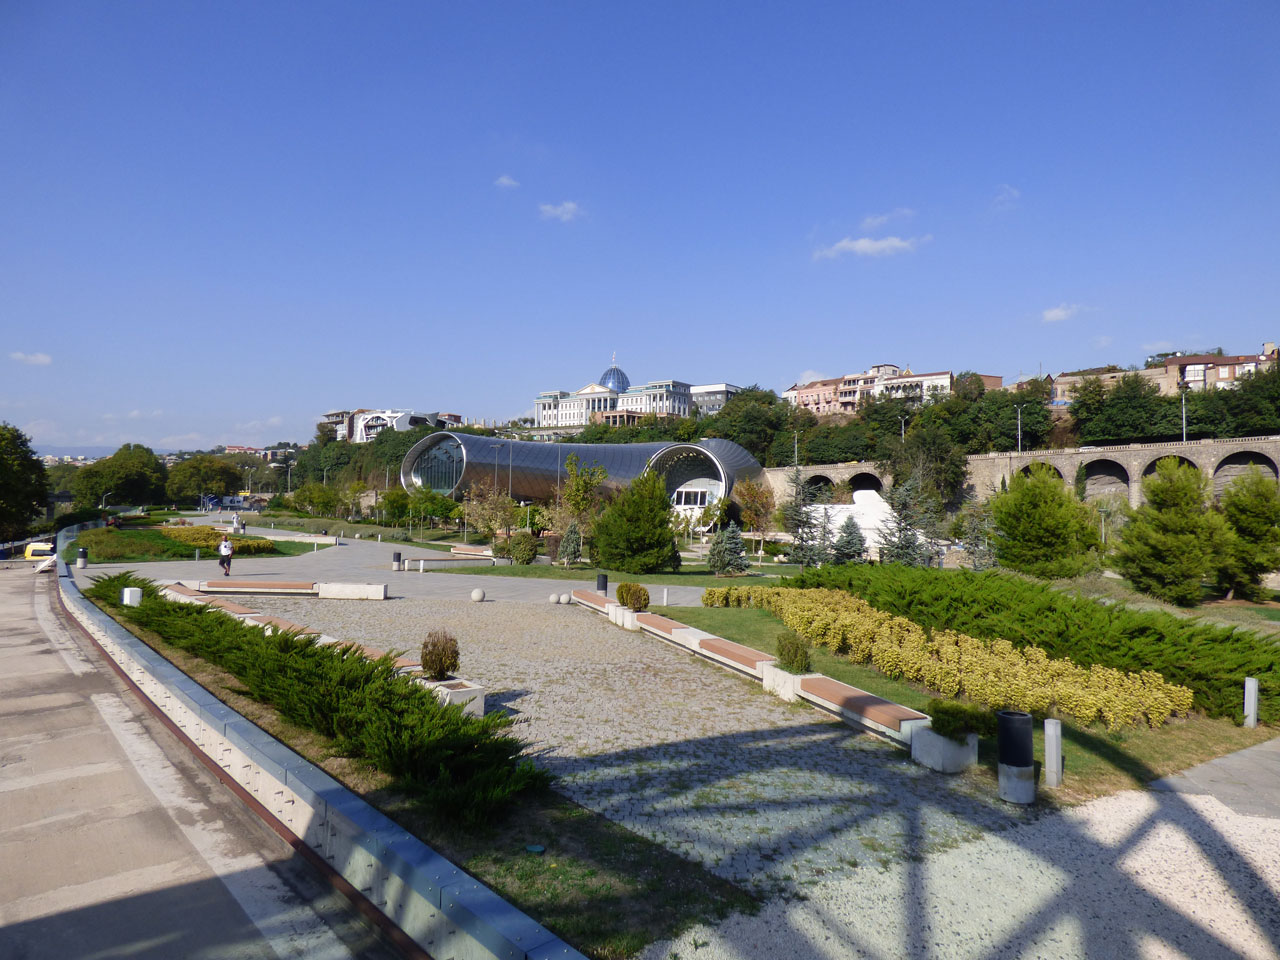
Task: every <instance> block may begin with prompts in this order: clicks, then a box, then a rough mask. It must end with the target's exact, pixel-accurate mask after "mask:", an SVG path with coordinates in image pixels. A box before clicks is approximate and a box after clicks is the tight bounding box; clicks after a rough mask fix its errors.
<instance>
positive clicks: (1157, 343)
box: [1142, 340, 1173, 353]
mask: <svg viewBox="0 0 1280 960" xmlns="http://www.w3.org/2000/svg"><path fill="white" fill-rule="evenodd" d="M1142 349H1143V350H1146V351H1148V352H1150V353H1164V352H1165V351H1167V350H1172V349H1173V342H1172V341H1170V340H1153V341H1152V342H1151V343H1144V344H1143V345H1142Z"/></svg>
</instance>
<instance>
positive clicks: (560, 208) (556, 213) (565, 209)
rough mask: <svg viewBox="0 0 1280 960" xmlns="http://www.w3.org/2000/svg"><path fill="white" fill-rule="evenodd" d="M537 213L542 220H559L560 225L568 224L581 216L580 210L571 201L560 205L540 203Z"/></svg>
mask: <svg viewBox="0 0 1280 960" xmlns="http://www.w3.org/2000/svg"><path fill="white" fill-rule="evenodd" d="M538 212H539V213H540V214H542V219H543V220H559V221H560V222H561V223H568V222H569V221H570V220H577V219H578V217H580V216H582V208H581V207H580V206H578V205H577V204H576V203H574V202H573V201H572V200H566V201H565V202H564V203H560V204H550V203H540V204H538Z"/></svg>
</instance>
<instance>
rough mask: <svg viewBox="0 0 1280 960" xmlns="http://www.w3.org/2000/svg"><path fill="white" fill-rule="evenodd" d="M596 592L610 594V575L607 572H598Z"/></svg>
mask: <svg viewBox="0 0 1280 960" xmlns="http://www.w3.org/2000/svg"><path fill="white" fill-rule="evenodd" d="M596 593H600V594H603V595H604V596H606V597H607V596H608V595H609V575H608V574H607V573H597V574H596Z"/></svg>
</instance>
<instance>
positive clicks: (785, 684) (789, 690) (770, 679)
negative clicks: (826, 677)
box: [760, 662, 822, 703]
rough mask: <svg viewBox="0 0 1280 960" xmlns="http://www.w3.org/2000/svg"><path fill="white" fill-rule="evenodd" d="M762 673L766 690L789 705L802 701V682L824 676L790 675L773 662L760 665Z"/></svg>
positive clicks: (813, 674) (815, 674)
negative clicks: (808, 678) (807, 678)
mask: <svg viewBox="0 0 1280 960" xmlns="http://www.w3.org/2000/svg"><path fill="white" fill-rule="evenodd" d="M760 672H761V675H762V676H761V679H762V680H763V681H764V688H765V689H766V690H768V691H769V692H770V693H772V694H773V695H774V696H775V697H781V698H782V699H783V700H786V701H787V702H789V703H794V702H795V701H797V700H799V699H800V681H802V680H804V679H805V678H806V677H820V676H822V674H820V673H789V672H788V671H786V670H783V669H782V668H781V667H779V666H777V665H775V664H774V663H772V662H770V663H762V664H760Z"/></svg>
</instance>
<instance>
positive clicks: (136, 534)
mask: <svg viewBox="0 0 1280 960" xmlns="http://www.w3.org/2000/svg"><path fill="white" fill-rule="evenodd" d="M89 534H93V535H89ZM89 534H81V535H80V539H78V540H73V541H72V542H71V543H70V544H68V545H67V547H66V549H65V550H63V556H62V558H63V559H64V560H65V561H66V562H67V563H72V562H74V561H75V558H76V551H77V550H78V549H79V548H80V547H81V546H83V547H85V548H86V549H87V550H88V551H89V558H88V559H89V563H147V562H151V561H158V560H193V559H195V556H196V550H197V548H196V547H195V546H194V545H193V544H190V543H183V542H182V541H180V540H175V539H173V538H172V537H166V536H165V535H164V534H163V533H161V532H160V531H159V530H153V529H147V528H136V527H135V528H126V529H124V530H115V531H110V532H109V533H106V532H100V531H97V530H95V531H90V532H89ZM272 543H273V544H274V545H275V549H274V550H272V551H270V552H267V553H255V554H245V555H242V556H241V559H244V558H245V557H249V556H251V557H296V556H298V555H299V554H303V553H311V552H312V551H313V550H315V549H316V545H315V544H311V543H294V542H291V541H287V540H274V541H272ZM326 548H327V544H326V545H322V546H321V547H320V549H321V550H324V549H326ZM201 556H203V557H206V558H212V557H214V556H216V552H215V551H214V550H212V549H209V548H204V549H203V550H202V551H201Z"/></svg>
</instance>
